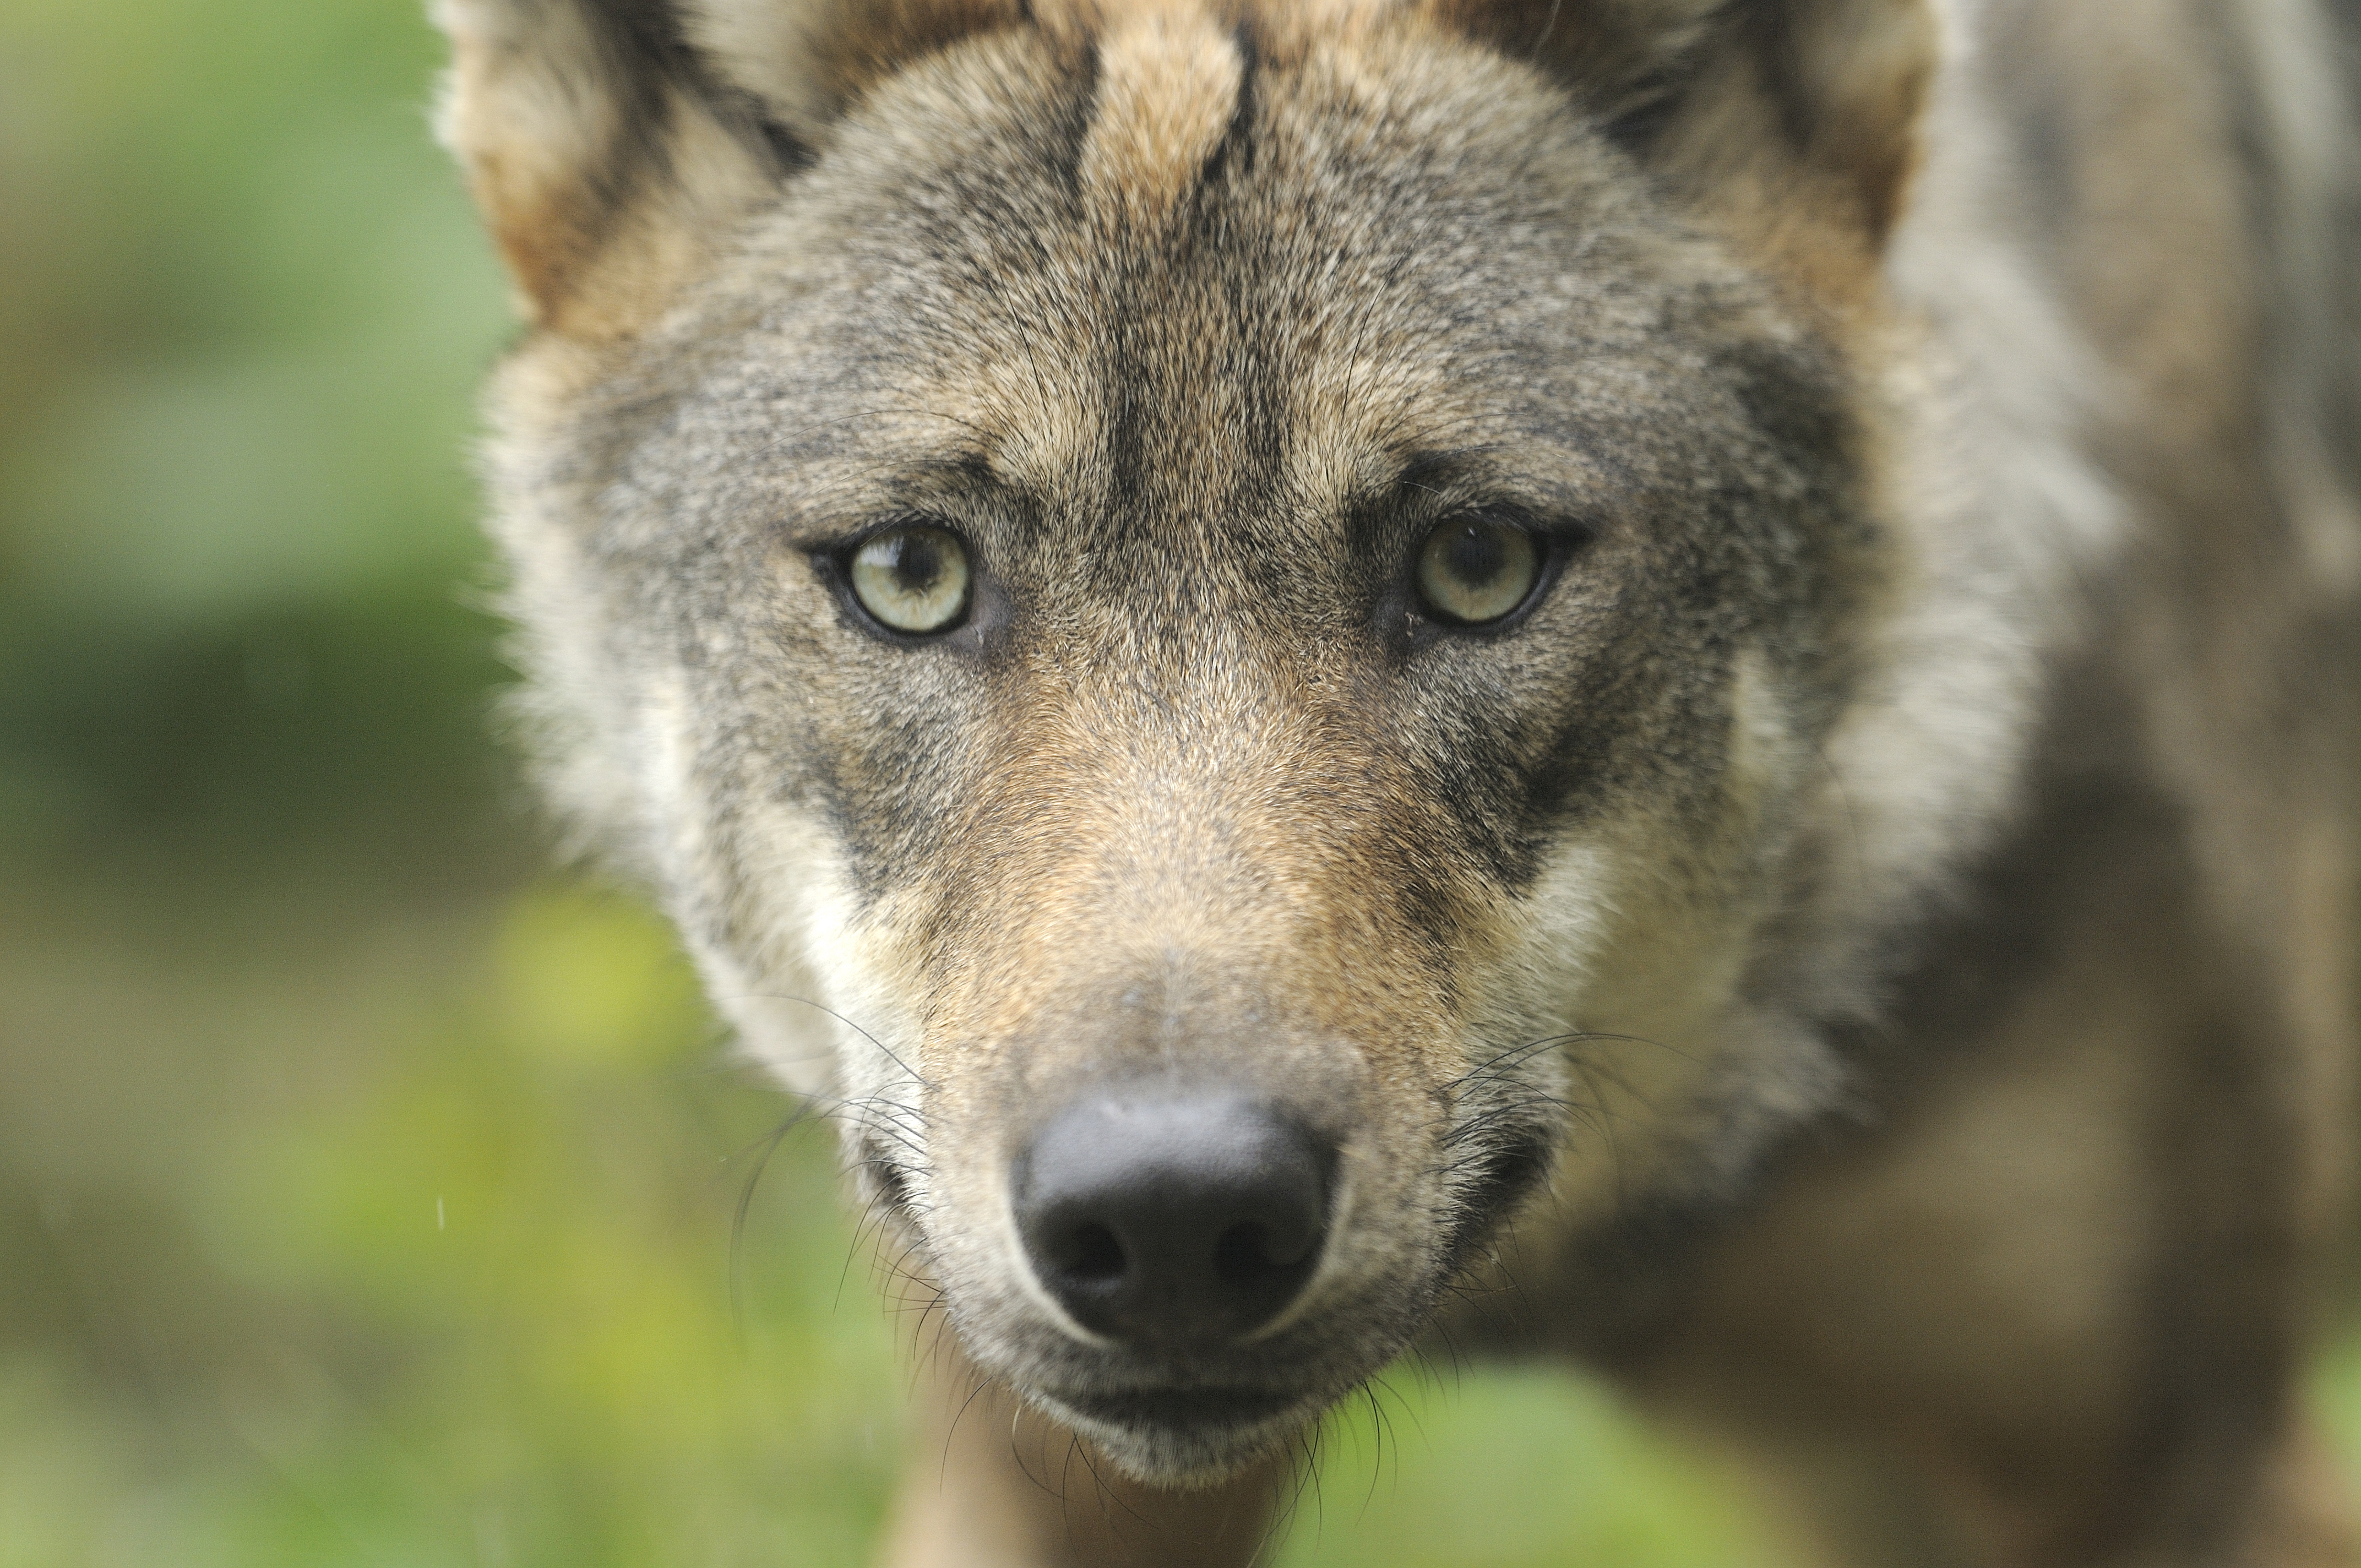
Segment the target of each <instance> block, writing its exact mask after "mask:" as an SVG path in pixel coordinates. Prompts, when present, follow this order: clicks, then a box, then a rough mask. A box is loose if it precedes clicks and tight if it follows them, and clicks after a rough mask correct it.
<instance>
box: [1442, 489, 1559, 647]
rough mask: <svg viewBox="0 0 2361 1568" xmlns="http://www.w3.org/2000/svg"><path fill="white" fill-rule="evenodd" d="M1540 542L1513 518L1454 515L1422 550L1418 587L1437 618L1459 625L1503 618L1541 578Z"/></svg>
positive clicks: (1484, 622)
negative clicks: (1507, 520) (1511, 519)
mask: <svg viewBox="0 0 2361 1568" xmlns="http://www.w3.org/2000/svg"><path fill="white" fill-rule="evenodd" d="M1541 574H1542V552H1541V546H1540V545H1539V544H1538V543H1536V542H1535V541H1534V539H1533V536H1532V534H1531V533H1529V532H1526V531H1525V530H1524V529H1522V528H1520V527H1518V526H1517V525H1516V524H1514V523H1512V522H1504V521H1500V520H1499V519H1498V518H1493V517H1488V516H1485V515H1484V514H1482V513H1480V512H1470V513H1466V514H1463V515H1461V516H1458V517H1454V518H1449V519H1446V520H1444V521H1443V522H1442V523H1440V524H1438V525H1437V526H1436V528H1435V530H1434V532H1432V533H1430V534H1428V535H1427V536H1426V543H1423V544H1422V545H1421V546H1420V547H1419V552H1418V568H1417V577H1418V592H1419V597H1420V598H1421V599H1422V600H1423V601H1424V602H1425V605H1426V608H1427V609H1428V610H1429V611H1430V612H1432V613H1433V615H1434V616H1435V617H1436V619H1438V620H1446V621H1450V622H1453V623H1454V624H1456V625H1460V626H1482V625H1485V624H1487V623H1488V622H1491V621H1495V620H1499V619H1501V618H1502V617H1503V616H1505V615H1507V614H1509V613H1510V611H1511V610H1513V609H1516V608H1517V607H1518V606H1519V605H1521V604H1523V603H1524V602H1525V599H1526V597H1527V596H1528V595H1530V594H1531V593H1532V591H1533V585H1534V584H1535V583H1537V582H1539V581H1540V580H1541Z"/></svg>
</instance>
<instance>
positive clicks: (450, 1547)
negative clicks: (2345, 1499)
mask: <svg viewBox="0 0 2361 1568" xmlns="http://www.w3.org/2000/svg"><path fill="white" fill-rule="evenodd" d="M438 55H439V48H438V44H437V40H436V39H435V38H434V36H433V34H432V33H431V32H430V30H429V29H428V28H427V27H425V25H424V24H423V19H422V18H421V16H419V15H418V13H417V8H416V7H415V6H414V5H412V0H250V3H248V4H246V5H215V4H203V3H200V0H8V3H7V5H6V6H5V8H0V278H5V280H6V286H5V288H0V1568H68V1565H72V1568H84V1565H87V1568H214V1565H221V1568H233V1565H234V1568H277V1565H281V1564H284V1565H287V1568H298V1565H301V1568H320V1565H325V1564H336V1565H343V1564H352V1565H354V1568H394V1565H400V1568H441V1565H445V1564H452V1565H461V1564H464V1565H470V1568H506V1565H511V1564H516V1565H547V1568H597V1565H600V1564H619V1565H620V1564H659V1565H664V1568H673V1565H688V1564H695V1565H700V1568H702V1565H708V1564H710V1565H717V1568H718V1565H733V1564H748V1565H752V1564H794V1565H800V1564H807V1563H808V1564H832V1563H856V1562H859V1561H861V1560H862V1557H863V1556H864V1554H865V1552H866V1551H867V1547H868V1543H869V1542H870V1541H872V1540H873V1537H874V1535H875V1532H876V1531H877V1530H878V1529H879V1528H880V1525H881V1521H882V1519H883V1518H884V1510H885V1508H886V1507H887V1505H888V1496H889V1486H890V1485H891V1481H892V1477H893V1475H895V1471H896V1468H897V1465H898V1464H899V1463H900V1459H901V1453H900V1449H901V1442H902V1428H901V1411H902V1408H903V1404H904V1395H905V1387H906V1385H905V1382H904V1374H903V1373H902V1372H901V1371H900V1370H899V1368H898V1364H897V1359H896V1347H895V1334H896V1328H895V1321H896V1320H895V1318H894V1317H893V1316H892V1315H891V1314H890V1313H889V1312H888V1310H886V1309H885V1307H884V1304H883V1303H882V1301H881V1299H880V1296H879V1292H878V1290H877V1288H876V1287H875V1282H874V1281H873V1279H872V1277H871V1276H870V1270H869V1268H868V1267H867V1266H866V1264H865V1263H864V1262H863V1257H864V1255H863V1254H862V1251H861V1249H860V1245H859V1243H858V1242H857V1240H856V1238H855V1236H854V1234H853V1232H852V1228H851V1223H850V1222H849V1220H848V1218H847V1216H846V1215H845V1213H844V1212H843V1209H842V1205H841V1204H840V1201H839V1195H838V1193H837V1190H836V1187H837V1183H836V1174H835V1150H834V1148H833V1146H832V1144H831V1141H830V1139H829V1135H828V1133H827V1131H826V1129H825V1128H818V1127H814V1128H806V1129H802V1130H800V1131H797V1132H796V1133H793V1134H791V1135H788V1136H787V1137H786V1138H785V1140H784V1141H783V1142H782V1143H781V1145H780V1146H779V1148H778V1150H777V1154H776V1157H774V1158H773V1159H772V1160H771V1161H770V1162H769V1165H768V1168H767V1170H766V1171H765V1172H764V1173H763V1177H762V1180H761V1183H760V1185H759V1186H758V1187H752V1188H751V1190H752V1193H753V1201H752V1204H751V1206H750V1207H749V1209H748V1210H747V1223H746V1225H745V1229H744V1234H743V1237H742V1240H737V1241H733V1217H734V1216H735V1214H736V1212H737V1211H738V1207H739V1204H740V1201H741V1195H743V1194H745V1193H747V1192H748V1191H749V1190H750V1182H751V1181H752V1178H753V1176H754V1174H755V1166H756V1164H757V1157H758V1156H759V1155H760V1153H761V1151H762V1150H763V1148H764V1147H765V1146H767V1144H768V1143H769V1142H770V1137H769V1135H770V1134H771V1133H772V1132H773V1131H774V1129H775V1128H776V1126H777V1125H778V1124H779V1122H780V1120H781V1119H782V1118H783V1117H784V1116H785V1114H786V1113H787V1109H788V1108H787V1106H786V1104H785V1101H784V1100H783V1099H781V1098H780V1097H779V1096H778V1095H777V1094H776V1093H774V1091H770V1090H769V1089H767V1088H765V1087H763V1085H761V1084H759V1083H755V1082H751V1081H748V1080H746V1078H745V1076H744V1075H743V1074H741V1073H740V1072H738V1071H737V1070H735V1069H732V1067H731V1066H730V1058H729V1057H728V1054H727V1050H726V1047H725V1043H724V1042H722V1041H721V1040H720V1039H719V1038H718V1037H717V1035H716V1032H715V1029H714V1026H713V1025H712V1024H711V1022H710V1020H709V1019H708V1015H707V1014H706V1013H705V1011H704V1010H703V1008H702V1005H701V1004H700V1003H699V1002H698V1000H697V996H696V994H695V990H694V987H693V985H692V983H691V981H690V979H689V977H688V975H687V973H686V970H685V968H684V967H683V965H682V964H681V962H680V961H679V959H677V957H676V956H675V952H674V949H673V948H672V945H671V942H670V939H669V938H668V937H667V936H666V934H665V933H664V931H663V930H662V929H661V928H660V927H659V926H658V925H657V924H656V923H655V922H654V921H653V919H652V918H651V917H650V916H648V915H647V914H646V913H645V912H644V911H643V910H642V909H641V908H639V907H638V906H637V905H634V904H632V903H631V902H630V901H629V899H628V898H627V897H625V896H624V895H622V894H614V893H608V892H600V891H595V890H592V889H589V888H586V887H584V886H581V885H578V884H577V883H572V882H566V881H560V880H555V879H553V878H552V877H551V876H549V875H548V874H547V873H545V872H542V871H541V870H539V869H538V868H539V867H540V866H541V864H542V859H543V856H542V848H543V844H542V838H543V836H542V835H541V833H540V832H539V830H538V829H537V828H535V827H534V826H533V818H532V817H531V814H530V812H529V810H528V809H525V808H522V807H521V806H520V805H519V803H518V791H517V790H516V788H515V786H514V785H513V784H512V782H511V773H510V770H509V767H508V765H507V764H506V763H505V762H504V761H503V760H502V757H501V754H500V751H499V750H498V748H497V747H496V746H495V745H494V744H493V743H492V741H491V739H490V727H489V724H488V722H487V720H488V715H489V707H490V697H491V694H492V693H493V692H494V691H495V690H496V688H497V687H498V685H500V682H501V680H502V679H503V675H502V672H501V668H500V663H499V660H498V658H497V654H496V648H497V639H498V629H497V627H496V626H495V624H494V623H493V622H492V621H491V620H489V618H488V616H487V615H486V614H484V613H483V612H482V611H481V610H480V609H478V608H474V607H475V606H476V604H477V602H478V598H479V596H480V593H481V589H482V586H483V584H484V582H485V567H484V565H483V557H482V550H481V546H480V545H479V543H478V540H477V536H476V534H475V532H474V529H473V526H472V522H471V513H472V510H473V498H472V495H471V487H470V483H469V480H468V477H467V471H466V464H465V452H466V449H467V441H468V439H469V435H470V432H471V429H472V425H473V416H472V413H471V407H472V400H473V395H474V393H473V389H474V386H475V384H476V383H477V381H478V378H480V376H481V374H482V372H483V370H484V369H485V367H487V366H488V365H489V362H490V360H491V359H492V357H493V356H495V355H496V354H497V352H498V350H499V347H500V343H501V341H502V339H503V337H504V336H505V334H507V333H508V331H509V330H510V328H509V325H508V315H507V310H506V305H505V302H504V300H503V294H502V289H501V286H500V281H499V280H498V278H497V275H496V272H495V269H494V268H493V266H492V264H491V261H490V259H489V256H488V253H487V247H485V245H484V244H483V242H482V241H481V240H480V238H479V237H478V233H477V231H476V228H475V225H474V223H473V221H472V218H471V217H470V215H469V214H468V213H467V210H466V205H465V203H464V201H463V200H462V197H461V194H460V192H459V188H458V184H457V181H456V179H455V177H454V176H453V174H452V173H451V172H450V170H448V169H447V167H446V166H445V161H444V160H443V159H442V157H441V156H440V154H439V153H438V152H437V151H436V150H435V149H434V147H433V146H432V144H431V140H430V137H429V136H428V134H427V128H426V120H425V113H424V106H425V104H426V103H427V101H428V99H429V96H430V91H431V87H430V83H431V79H432V74H433V71H434V69H435V67H436V65H437V63H438ZM733 1248H734V1250H735V1255H734V1259H733ZM733 1266H734V1267H736V1268H737V1269H738V1270H740V1271H741V1276H742V1277H741V1279H740V1282H739V1288H738V1290H737V1291H736V1292H735V1295H736V1296H737V1298H738V1299H740V1300H741V1301H742V1311H739V1310H734V1309H733V1304H732V1298H733V1291H732V1288H731V1278H732V1270H733ZM2333 1372H2334V1376H2332V1377H2331V1379H2330V1381H2329V1385H2328V1386H2329V1387H2330V1390H2331V1392H2332V1395H2333V1396H2334V1408H2335V1412H2336V1414H2337V1416H2338V1418H2339V1420H2340V1425H2341V1427H2342V1429H2343V1430H2345V1431H2346V1432H2347V1433H2348V1435H2349V1434H2351V1433H2352V1432H2353V1431H2354V1428H2355V1425H2356V1419H2361V1411H2356V1405H2355V1401H2354V1400H2353V1398H2351V1390H2352V1389H2353V1388H2354V1387H2356V1384H2361V1376H2356V1375H2355V1374H2356V1366H2355V1365H2353V1362H2352V1358H2351V1357H2349V1356H2348V1357H2346V1358H2345V1359H2344V1360H2341V1361H2340V1362H2339V1364H2338V1365H2337V1367H2336V1368H2334V1369H2333ZM1388 1390H1389V1391H1388V1392H1386V1393H1384V1394H1382V1395H1381V1396H1380V1397H1379V1398H1378V1400H1376V1401H1375V1402H1374V1403H1373V1404H1372V1406H1370V1407H1368V1408H1364V1409H1355V1410H1349V1411H1347V1412H1345V1414H1344V1415H1342V1416H1340V1417H1339V1418H1338V1420H1337V1423H1336V1426H1335V1430H1334V1431H1333V1432H1332V1433H1331V1434H1330V1436H1329V1441H1328V1442H1327V1443H1326V1449H1327V1452H1328V1453H1329V1455H1330V1460H1329V1464H1328V1465H1327V1467H1326V1469H1325V1471H1324V1472H1323V1475H1321V1477H1320V1484H1319V1486H1318V1488H1317V1489H1316V1493H1315V1495H1314V1500H1313V1501H1312V1504H1311V1505H1309V1506H1308V1507H1307V1508H1305V1510H1304V1511H1303V1512H1302V1514H1301V1516H1300V1517H1299V1519H1298V1520H1297V1523H1296V1528H1295V1529H1294V1531H1293V1533H1292V1535H1291V1537H1290V1540H1289V1542H1288V1544H1287V1546H1286V1549H1285V1550H1284V1552H1282V1553H1281V1554H1280V1561H1281V1562H1282V1563H1288V1564H1293V1565H1295V1568H1312V1565H1313V1564H1345V1563H1353V1564H1378V1565H1382V1564H1395V1565H1401V1568H1410V1565H1422V1568H1445V1565H1452V1568H1474V1565H1494V1568H1508V1565H1510V1564H1526V1565H1538V1564H1543V1563H1576V1562H1579V1563H1592V1564H1600V1565H1609V1568H1612V1565H1626V1568H1641V1565H1675V1564H1684V1565H1686V1564H1706V1563H1713V1564H1730V1563H1740V1562H1744V1561H1749V1560H1764V1559H1763V1557H1762V1554H1761V1549H1760V1548H1759V1547H1758V1546H1756V1545H1754V1544H1752V1541H1753V1539H1754V1538H1753V1536H1752V1533H1751V1531H1750V1529H1749V1527H1748V1525H1747V1523H1746V1521H1745V1519H1743V1518H1742V1517H1741V1508H1740V1507H1739V1505H1738V1504H1737V1503H1736V1502H1735V1501H1734V1500H1733V1499H1732V1497H1730V1494H1729V1493H1728V1491H1727V1490H1726V1489H1725V1488H1721V1487H1718V1486H1715V1485H1713V1484H1712V1483H1711V1482H1710V1481H1709V1480H1708V1479H1707V1478H1706V1477H1704V1476H1703V1475H1701V1474H1700V1473H1699V1472H1698V1471H1697V1468H1696V1466H1695V1464H1694V1463H1693V1462H1691V1461H1689V1460H1686V1459H1683V1458H1680V1457H1677V1456H1675V1454H1673V1453H1670V1452H1669V1451H1667V1450H1665V1449H1664V1448H1662V1447H1660V1446H1659V1444H1658V1443H1657V1442H1656V1441H1655V1440H1653V1439H1652V1438H1650V1437H1649V1436H1647V1435H1645V1434H1644V1433H1642V1431H1639V1430H1637V1429H1636V1428H1634V1427H1633V1426H1631V1424H1630V1423H1628V1422H1627V1421H1626V1420H1623V1419H1622V1418H1621V1417H1620V1415H1619V1414H1618V1413H1617V1412H1616V1411H1615V1410H1614V1409H1612V1408H1611V1406H1610V1404H1609V1401H1608V1399H1607V1398H1606V1397H1605V1396H1604V1395H1602V1394H1601V1393H1600V1392H1599V1391H1598V1390H1596V1389H1595V1388H1592V1387H1588V1386H1587V1385H1584V1384H1581V1383H1578V1382H1576V1381H1574V1380H1573V1379H1571V1378H1569V1377H1566V1376H1562V1375H1538V1374H1536V1375H1518V1376H1507V1375H1502V1374H1497V1373H1469V1374H1467V1375H1466V1376H1462V1377H1458V1378H1455V1379H1454V1380H1453V1382H1452V1385H1451V1386H1450V1387H1435V1386H1434V1385H1433V1382H1432V1381H1431V1380H1429V1379H1427V1378H1426V1377H1425V1376H1424V1374H1422V1372H1421V1371H1419V1370H1417V1369H1414V1368H1403V1369H1399V1370H1398V1371H1397V1373H1396V1374H1395V1375H1394V1376H1391V1377H1390V1378H1389V1379H1388Z"/></svg>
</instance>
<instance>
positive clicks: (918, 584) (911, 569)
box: [888, 533, 943, 594]
mask: <svg viewBox="0 0 2361 1568" xmlns="http://www.w3.org/2000/svg"><path fill="white" fill-rule="evenodd" d="M892 538H893V543H892V544H891V545H889V546H888V548H890V549H891V550H892V551H893V553H894V586H895V587H897V588H900V589H901V590H902V591H903V592H904V593H906V594H922V593H925V592H926V591H927V589H928V588H929V587H933V586H934V582H935V579H936V578H938V577H939V576H942V575H943V564H942V558H941V556H939V554H936V552H935V549H934V547H933V545H932V544H930V543H928V541H927V539H926V538H925V537H924V536H923V535H919V534H915V533H897V534H895V535H893V536H892Z"/></svg>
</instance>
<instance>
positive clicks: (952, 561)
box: [846, 523, 968, 636]
mask: <svg viewBox="0 0 2361 1568" xmlns="http://www.w3.org/2000/svg"><path fill="white" fill-rule="evenodd" d="M846 575H847V576H850V577H851V579H852V595H853V598H857V599H859V600H860V601H861V608H862V609H865V610H867V611H868V612H869V613H870V614H872V615H873V616H875V617H876V618H877V619H878V620H880V621H881V622H883V623H884V624H885V625H887V626H890V627H892V628H893V629H894V630H896V631H906V632H909V633H910V634H911V635H913V636H925V635H926V634H927V633H928V632H933V631H949V630H950V629H951V628H952V627H954V626H957V625H958V624H959V623H960V620H961V617H963V616H965V615H966V614H967V601H968V569H967V546H966V545H964V544H961V543H960V541H959V535H958V534H956V533H952V532H949V531H948V530H945V529H940V528H931V527H928V526H927V525H925V524H923V523H912V524H908V525H906V526H904V527H900V528H889V529H887V530H885V532H883V533H877V534H873V535H871V536H870V537H869V538H868V539H867V540H865V541H863V542H862V546H861V548H860V549H858V550H856V551H854V552H853V554H852V565H851V569H850V571H849V572H848V573H847V574H846Z"/></svg>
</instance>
